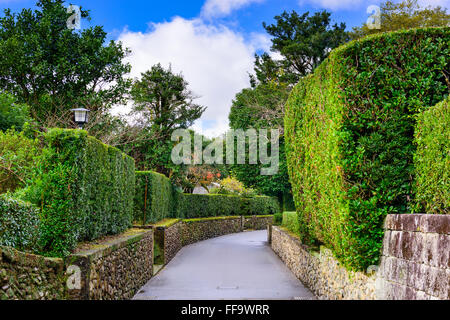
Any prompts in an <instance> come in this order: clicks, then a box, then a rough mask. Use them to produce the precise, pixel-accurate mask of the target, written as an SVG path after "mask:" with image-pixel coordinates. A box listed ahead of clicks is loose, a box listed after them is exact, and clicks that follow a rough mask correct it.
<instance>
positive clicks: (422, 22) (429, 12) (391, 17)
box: [351, 0, 450, 39]
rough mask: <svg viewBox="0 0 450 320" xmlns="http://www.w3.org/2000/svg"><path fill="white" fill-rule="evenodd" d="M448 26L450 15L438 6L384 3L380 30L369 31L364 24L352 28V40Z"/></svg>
mask: <svg viewBox="0 0 450 320" xmlns="http://www.w3.org/2000/svg"><path fill="white" fill-rule="evenodd" d="M449 24H450V14H447V9H446V8H441V7H440V6H437V7H434V8H433V7H432V6H428V7H426V8H424V7H421V6H420V5H419V4H418V1H417V0H403V1H402V2H399V3H394V2H392V1H386V2H383V3H382V4H381V7H380V27H381V29H370V28H369V26H368V25H367V24H366V23H364V24H363V25H362V26H361V27H356V28H353V32H352V33H351V37H352V39H358V38H362V37H364V36H367V35H370V34H374V33H379V32H387V31H395V30H402V29H411V28H421V27H445V26H449Z"/></svg>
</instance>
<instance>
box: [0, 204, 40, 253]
mask: <svg viewBox="0 0 450 320" xmlns="http://www.w3.org/2000/svg"><path fill="white" fill-rule="evenodd" d="M38 233H39V210H38V209H37V208H35V207H34V206H33V205H31V204H29V203H25V202H22V201H18V200H14V199H11V198H9V197H7V196H5V195H0V246H7V247H13V248H16V249H18V250H22V251H29V250H33V248H34V245H35V243H36V241H37V238H38Z"/></svg>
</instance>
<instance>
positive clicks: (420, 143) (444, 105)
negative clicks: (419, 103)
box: [414, 98, 450, 214]
mask: <svg viewBox="0 0 450 320" xmlns="http://www.w3.org/2000/svg"><path fill="white" fill-rule="evenodd" d="M449 102H450V98H447V99H446V100H444V101H442V102H441V103H439V104H437V105H436V106H434V107H432V108H430V109H428V110H427V111H425V112H423V113H421V114H420V115H419V116H418V122H417V126H416V134H415V135H416V139H415V141H416V144H417V152H416V154H415V156H414V165H415V168H416V184H415V187H416V192H417V193H416V203H417V209H416V210H417V212H424V211H425V212H427V213H438V214H450V108H449Z"/></svg>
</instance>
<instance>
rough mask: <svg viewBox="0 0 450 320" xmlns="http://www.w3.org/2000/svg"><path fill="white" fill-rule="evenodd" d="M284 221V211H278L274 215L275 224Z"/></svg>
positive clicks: (279, 224) (278, 224)
mask: <svg viewBox="0 0 450 320" xmlns="http://www.w3.org/2000/svg"><path fill="white" fill-rule="evenodd" d="M282 223H283V213H282V212H277V213H275V214H274V215H273V225H275V226H281V224H282Z"/></svg>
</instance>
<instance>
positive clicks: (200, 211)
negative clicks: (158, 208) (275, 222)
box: [174, 193, 280, 219]
mask: <svg viewBox="0 0 450 320" xmlns="http://www.w3.org/2000/svg"><path fill="white" fill-rule="evenodd" d="M279 210H280V207H279V204H278V200H277V199H276V198H274V197H266V196H258V197H253V198H243V197H240V196H235V195H219V194H185V193H178V194H176V202H175V210H174V216H175V217H177V218H184V219H189V218H205V217H219V216H240V215H243V216H245V215H268V214H274V213H276V212H279Z"/></svg>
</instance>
